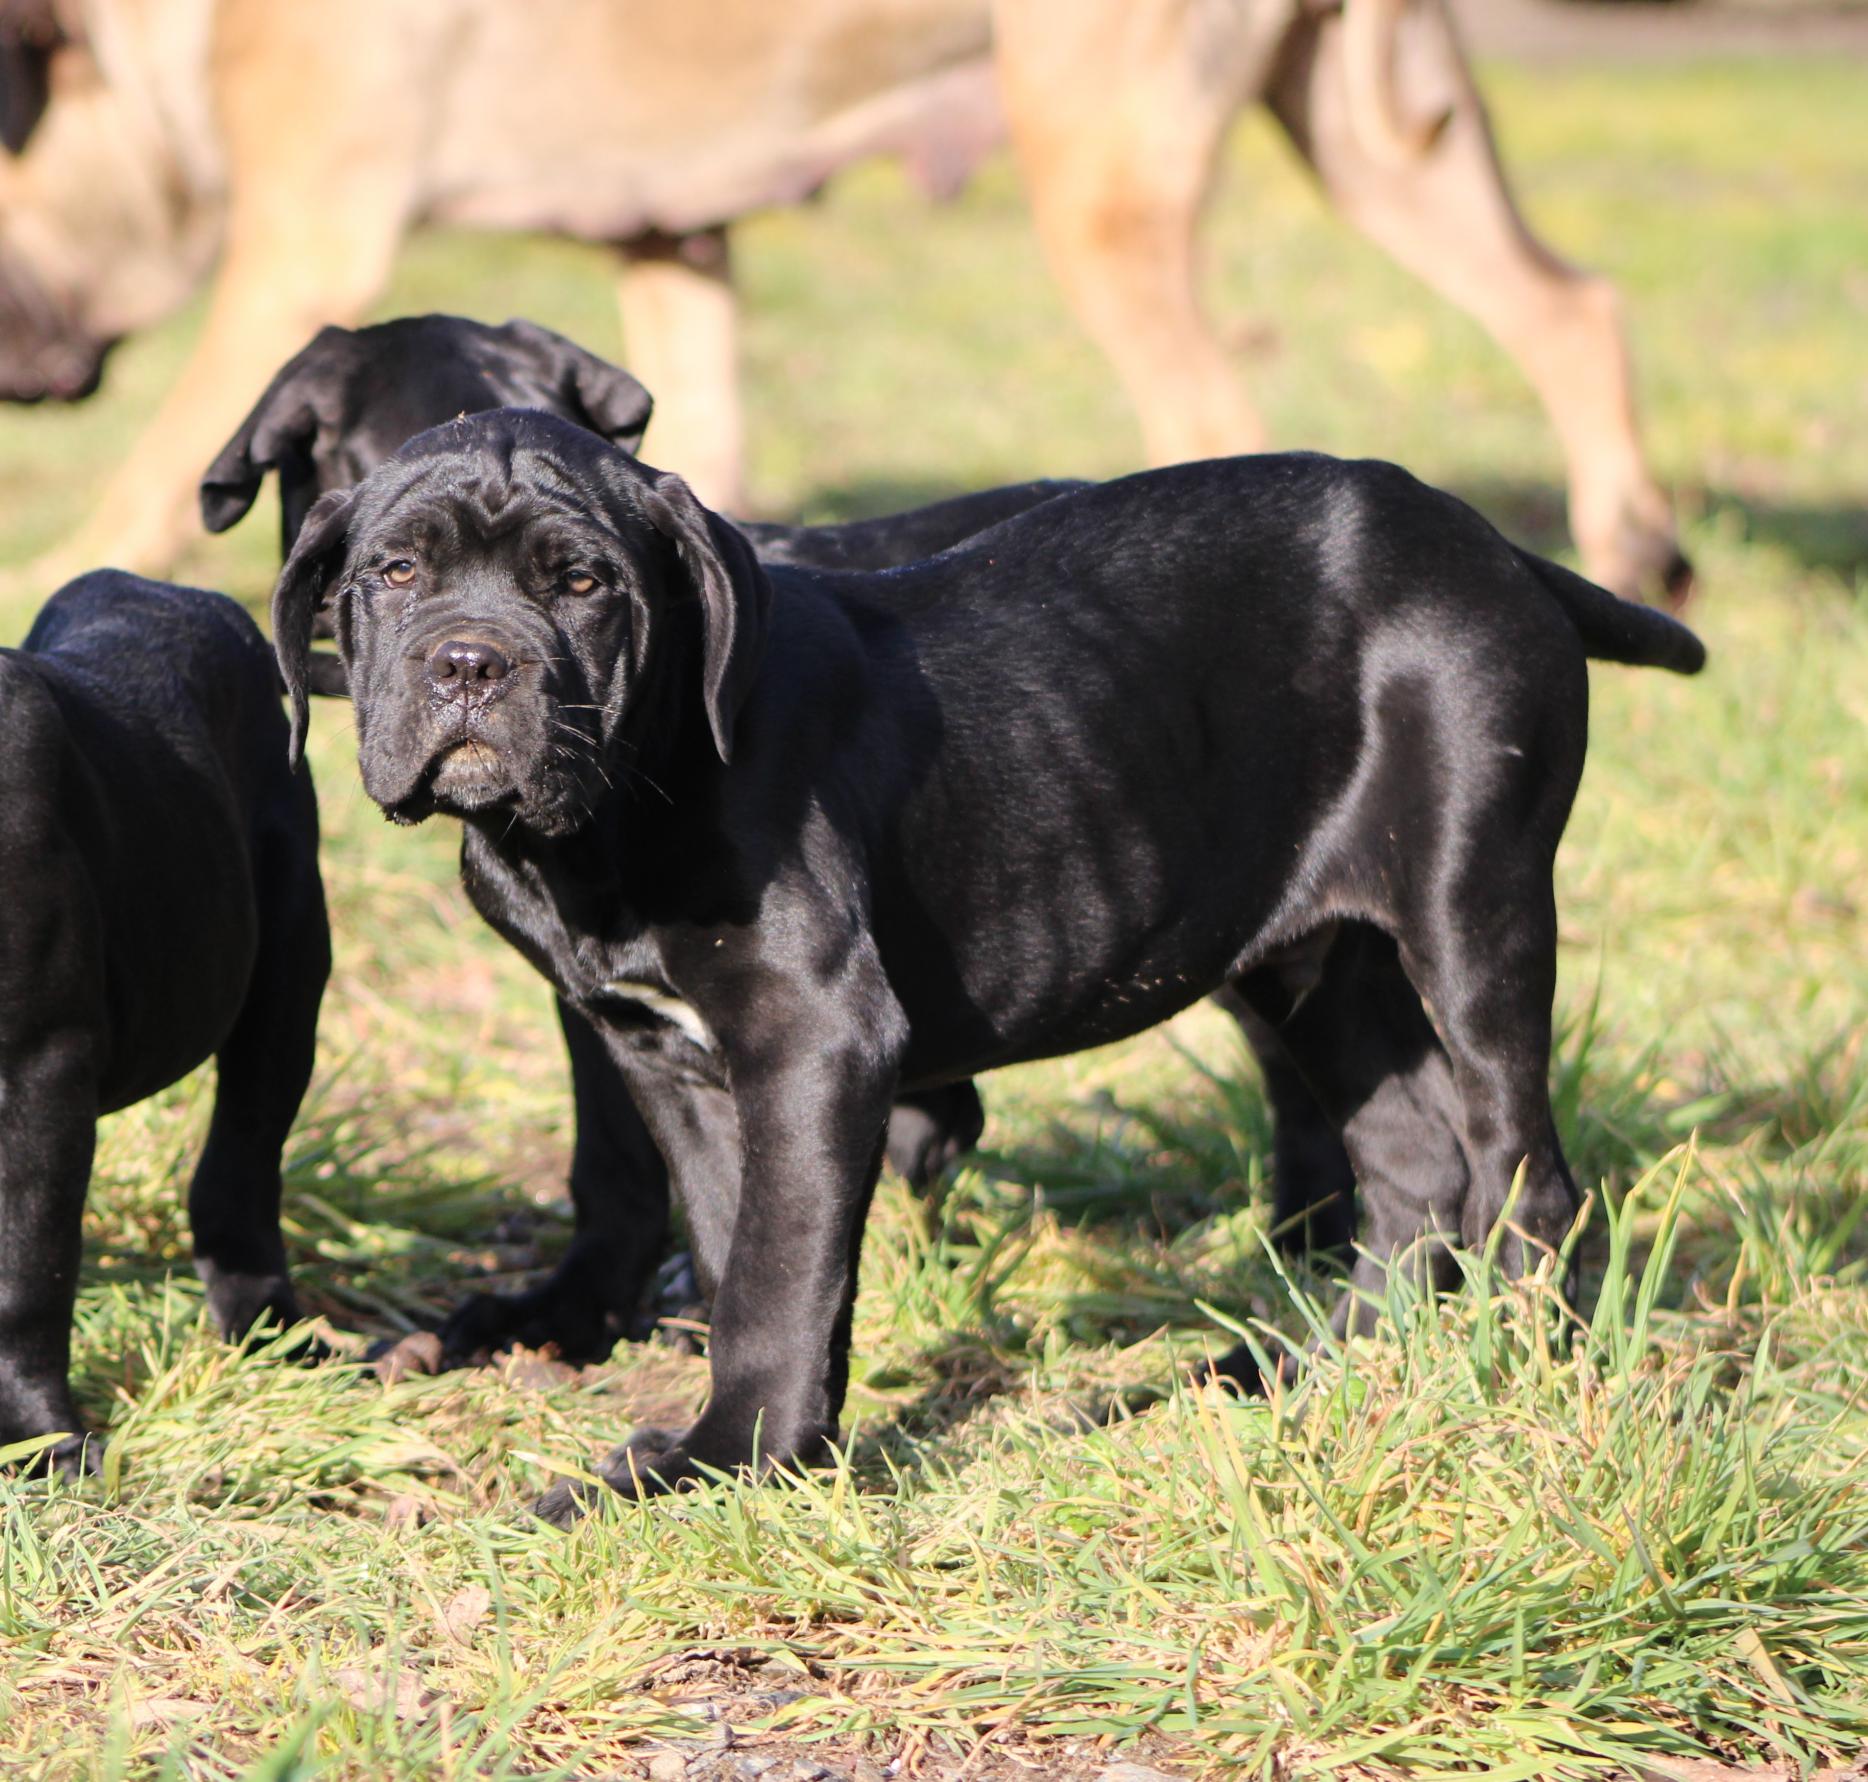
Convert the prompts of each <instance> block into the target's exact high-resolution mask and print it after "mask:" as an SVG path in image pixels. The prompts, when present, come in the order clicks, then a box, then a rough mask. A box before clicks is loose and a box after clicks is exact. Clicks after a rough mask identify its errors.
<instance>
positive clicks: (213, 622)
mask: <svg viewBox="0 0 1868 1782" xmlns="http://www.w3.org/2000/svg"><path fill="white" fill-rule="evenodd" d="M286 738H287V731H286V722H285V715H284V713H283V711H282V710H281V709H280V704H279V679H278V670H277V668H276V666H275V664H274V661H273V657H272V653H271V651H270V650H269V649H268V647H267V644H266V641H265V639H264V638H263V637H261V635H260V632H259V628H258V627H257V626H256V625H255V624H254V623H253V621H252V620H251V619H250V618H248V617H247V615H246V614H245V613H244V612H242V611H241V610H240V608H239V607H238V606H236V605H235V604H234V603H233V602H232V601H231V600H228V599H225V598H224V597H223V596H221V595H219V594H205V593H202V592H200V591H199V590H197V589H194V588H176V587H170V586H167V585H165V584H163V583H159V582H146V581H143V580H141V579H140V578H138V577H136V576H130V575H124V574H122V573H120V572H119V571H116V570H98V571H96V572H94V573H93V574H90V575H86V576H81V577H80V578H79V579H78V580H77V581H75V582H72V583H70V584H69V585H68V586H66V587H64V588H62V589H60V591H59V592H58V593H57V594H55V595H53V597H52V598H51V600H50V601H49V602H47V604H46V606H45V609H44V611H42V612H41V613H40V615H39V617H38V620H37V621H36V623H35V624H34V625H33V628H32V631H31V633H30V634H29V635H28V636H27V639H26V642H25V644H24V645H23V646H22V647H21V648H19V649H17V650H0V778H3V780H4V790H3V791H0V863H4V870H5V875H6V885H7V900H8V906H9V907H8V914H7V919H6V921H5V923H4V924H0V1444H4V1443H8V1442H15V1441H20V1440H23V1439H26V1438H29V1437H32V1436H39V1435H46V1434H50V1433H52V1432H54V1431H58V1430H64V1431H68V1432H70V1434H69V1438H68V1439H67V1440H66V1441H65V1442H63V1443H61V1444H60V1445H59V1446H58V1448H57V1449H56V1450H55V1451H54V1460H55V1462H56V1463H57V1464H60V1465H63V1466H65V1467H68V1468H69V1467H73V1466H76V1465H78V1464H79V1463H80V1452H81V1446H82V1438H81V1436H80V1433H79V1431H80V1424H79V1421H78V1415H77V1412H76V1410H75V1409H74V1408H73V1405H72V1402H71V1395H70V1390H69V1387H68V1384H67V1381H66V1371H67V1366H68V1363H69V1359H70V1352H71V1311H72V1301H73V1296H74V1294H75V1293H76V1291H77V1285H78V1257H79V1230H80V1224H81V1220H82V1215H83V1210H84V1196H85V1189H86V1187H87V1186H88V1184H89V1181H90V1174H91V1149H92V1142H93V1136H94V1132H95V1128H96V1124H97V1118H98V1116H99V1115H100V1114H106V1113H109V1112H111V1111H112V1110H113V1109H116V1108H121V1107H127V1106H128V1105H129V1104H130V1103H131V1102H135V1101H140V1100H142V1099H143V1097H145V1096H147V1095H152V1094H154V1093H155V1091H156V1090H158V1089H161V1088H163V1087H164V1086H165V1085H167V1084H169V1083H172V1082H174V1081H175V1080H176V1079H177V1078H178V1077H180V1076H182V1075H184V1074H185V1073H186V1072H188V1071H191V1070H193V1069H194V1068H195V1066H196V1065H198V1064H200V1063H201V1062H202V1061H203V1060H205V1059H207V1058H209V1057H213V1058H215V1059H217V1061H218V1066H219V1074H218V1080H217V1083H216V1088H215V1096H214V1115H213V1120H212V1123H211V1125H210V1126H209V1129H208V1139H207V1147H206V1149H205V1150H204V1151H203V1153H202V1156H201V1163H200V1167H199V1168H198V1169H197V1170H196V1171H195V1178H194V1185H193V1187H192V1188H191V1190H190V1192H189V1198H188V1211H189V1219H190V1222H191V1224H192V1226H193V1228H194V1244H195V1267H196V1269H197V1270H198V1271H199V1272H200V1274H201V1277H202V1279H203V1280H204V1281H205V1282H206V1283H207V1292H208V1304H209V1306H210V1307H211V1308H212V1310H213V1313H214V1318H215V1322H216V1323H217V1324H218V1325H219V1326H220V1328H221V1329H222V1330H223V1331H224V1332H225V1333H226V1334H227V1335H228V1336H230V1337H237V1336H240V1335H241V1334H243V1333H244V1332H245V1331H246V1330H247V1329H248V1328H249V1327H250V1326H251V1325H253V1324H254V1323H255V1321H257V1320H259V1319H260V1318H262V1317H267V1318H271V1319H274V1320H276V1321H278V1322H279V1323H280V1324H290V1323H292V1322H294V1321H295V1320H296V1319H297V1318H298V1316H299V1312H298V1307H297V1304H296V1303H295V1301H294V1299H293V1296H292V1289H291V1284H290V1283H289V1281H288V1280H287V1278H286V1266H285V1247H284V1244H283V1242H282V1240H281V1238H280V1234H279V1192H280V1185H279V1159H280V1152H281V1150H282V1149H283V1147H284V1144H285V1139H286V1134H287V1132H288V1131H289V1130H290V1128H291V1125H292V1121H293V1119H294V1118H295V1117H296V1115H297V1113H298V1104H299V1101H300V1098H301V1097H302V1096H303V1095H304V1092H305V1085H306V1083H307V1082H308V1081H309V1080H310V1077H311V1066H312V1050H313V1044H314V1040H315V1037H316V1030H317V1023H318V1003H319V999H320V998H321V997H322V995H323V993H324V980H325V976H326V974H327V972H328V971H329V968H330V937H329V933H328V931H327V929H326V926H325V914H324V891H323V887H322V884H321V882H320V880H319V877H318V810H317V803H316V800H315V799H314V797H313V794H312V788H311V776H310V775H309V774H307V773H304V772H302V771H293V769H292V768H291V767H289V766H288V765H287V763H286V761H285V759H284V757H283V756H282V755H281V753H280V751H281V749H282V748H284V746H285V744H286Z"/></svg>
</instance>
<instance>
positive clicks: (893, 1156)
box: [888, 1081, 986, 1189]
mask: <svg viewBox="0 0 1868 1782" xmlns="http://www.w3.org/2000/svg"><path fill="white" fill-rule="evenodd" d="M985 1130H986V1109H985V1106H984V1104H983V1103H982V1102H981V1101H980V1099H979V1091H978V1090H977V1089H976V1088H975V1087H974V1086H973V1084H972V1083H971V1082H970V1081H967V1082H959V1083H943V1084H942V1085H941V1086H940V1087H939V1088H937V1089H919V1090H910V1091H908V1092H906V1093H904V1094H902V1095H900V1096H898V1097H896V1101H895V1106H894V1107H893V1108H892V1109H890V1111H889V1142H888V1159H889V1166H890V1168H892V1169H893V1170H894V1171H895V1173H896V1174H897V1175H898V1176H900V1177H901V1178H902V1180H903V1181H905V1182H906V1183H907V1184H908V1186H909V1187H910V1188H920V1189H925V1188H929V1187H932V1186H933V1184H934V1182H935V1181H936V1180H937V1179H938V1178H939V1177H940V1176H941V1175H942V1174H943V1173H944V1172H946V1171H947V1170H949V1169H951V1168H952V1167H953V1166H954V1165H955V1164H956V1163H958V1162H959V1161H960V1159H961V1158H962V1157H964V1156H965V1155H966V1154H967V1152H969V1151H971V1150H972V1149H973V1148H974V1147H975V1146H976V1145H977V1144H978V1143H979V1135H980V1134H981V1133H982V1132H984V1131H985Z"/></svg>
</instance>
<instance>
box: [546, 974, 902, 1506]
mask: <svg viewBox="0 0 1868 1782" xmlns="http://www.w3.org/2000/svg"><path fill="white" fill-rule="evenodd" d="M861 975H862V978H863V980H864V991H865V994H863V995H861V996H860V997H853V998H848V999H838V1000H837V1001H836V1002H835V1003H833V1004H832V1006H829V1007H824V1006H822V1005H821V1004H820V1005H819V1006H812V1005H811V1004H810V1003H809V1001H808V1000H806V999H804V998H802V997H800V998H798V999H796V1000H794V999H793V998H791V997H783V998H781V997H778V996H774V995H770V994H768V995H766V996H765V997H764V998H763V999H762V1001H763V1006H762V1007H761V1008H760V1009H759V1011H758V1018H757V1023H756V1029H755V1031H753V1032H752V1033H750V1034H738V1035H735V1036H734V1039H735V1044H734V1046H733V1048H732V1059H731V1063H730V1065H729V1071H730V1075H731V1080H732V1083H733V1101H734V1104H735V1109H736V1112H737V1116H738V1124H739V1133H740V1154H741V1175H742V1181H741V1187H740V1193H739V1200H738V1207H737V1213H736V1216H735V1218H734V1222H733V1232H732V1241H731V1244H730V1246H729V1248H728V1251H727V1257H726V1265H725V1268H724V1270H723V1272H722V1275H721V1279H720V1282H719V1285H718V1288H717V1290H716V1292H715V1295H714V1307H713V1321H712V1337H711V1340H710V1343H709V1346H708V1354H709V1360H710V1364H711V1368H712V1376H713V1382H712V1392H711V1394H710V1395H709V1398H708V1402H707V1408H706V1409H705V1410H704V1411H703V1412H702V1413H701V1415H700V1417H699V1418H698V1420H697V1421H696V1422H695V1423H694V1424H693V1426H692V1427H691V1428H690V1429H689V1430H688V1431H687V1432H686V1434H684V1435H683V1436H682V1437H681V1438H680V1439H679V1440H678V1441H677V1442H676V1443H675V1444H674V1445H673V1446H672V1447H669V1448H667V1449H665V1450H663V1451H662V1452H660V1453H645V1452H644V1451H643V1449H642V1448H641V1447H640V1446H632V1447H628V1448H623V1449H619V1450H618V1451H617V1452H616V1453H615V1454H613V1455H611V1457H610V1458H609V1459H608V1460H607V1461H606V1462H605V1463H604V1465H603V1466H602V1468H600V1469H599V1470H600V1472H601V1475H602V1477H603V1478H604V1480H605V1481H606V1482H607V1483H608V1484H610V1485H611V1486H613V1487H614V1488H615V1489H616V1490H618V1491H621V1492H624V1493H626V1494H629V1495H636V1494H638V1493H639V1494H641V1495H645V1496H652V1495H655V1494H657V1493H659V1492H662V1491H667V1490H673V1489H675V1488H677V1487H679V1486H681V1485H683V1484H686V1483H689V1482H691V1481H694V1480H698V1479H699V1478H701V1477H702V1476H703V1471H702V1469H703V1468H707V1469H717V1470H720V1471H731V1470H733V1469H734V1468H738V1467H744V1466H752V1467H756V1468H760V1469H763V1468H765V1467H767V1466H770V1465H771V1464H773V1463H774V1462H780V1463H785V1462H796V1461H811V1460H814V1459H817V1458H819V1457H820V1456H821V1454H822V1452H823V1449H824V1445H825V1444H826V1443H827V1442H829V1441H830V1440H832V1439H834V1437H835V1435H836V1433H837V1419H838V1416H839V1413H840V1412H841V1411H842V1408H843V1395H844V1389H845V1387H846V1386H847V1384H848V1381H849V1350H850V1318H851V1313H852V1310H853V1307H854V1304H855V1298H856V1263H857V1254H858V1251H859V1249H860V1246H861V1242H862V1230H863V1220H864V1216H865V1215H866V1213H867V1212H868V1208H869V1200H870V1196H871V1195H872V1194H873V1192H874V1190H875V1185H876V1177H877V1175H878V1173H879V1172H880V1170H881V1166H882V1146H883V1140H884V1136H885V1134H886V1132H887V1128H888V1118H889V1105H890V1100H891V1097H892V1095H893V1093H894V1089H895V1083H896V1076H897V1070H898V1066H899V1063H900V1058H901V1052H902V1047H903V1045H904V1043H905V1038H906V1034H905V1027H904V1023H903V1021H902V1017H901V1014H900V1011H899V1010H898V1008H897V1007H896V1005H895V1003H894V1000H893V998H892V997H891V996H890V995H889V992H888V989H887V986H886V984H885V983H883V982H882V981H881V975H880V969H879V967H876V968H873V969H872V970H871V971H865V972H863V973H862V974H861ZM767 988H768V989H769V988H770V986H769V985H768V986H767ZM826 1000H827V1001H828V1000H829V999H826ZM852 1001H853V1002H854V1003H855V1006H854V1007H852V1006H851V1003H852ZM536 1507H537V1511H538V1514H540V1515H541V1516H543V1517H544V1518H545V1519H546V1520H548V1521H553V1522H559V1523H564V1522H568V1521H570V1520H571V1519H572V1518H574V1517H575V1516H576V1515H577V1514H578V1513H579V1511H580V1509H581V1507H582V1505H581V1498H580V1495H579V1493H578V1492H577V1491H576V1489H575V1488H574V1487H570V1486H559V1487H557V1488H556V1489H555V1490H553V1491H551V1492H549V1493H547V1494H546V1496H545V1497H544V1498H542V1499H540V1501H539V1503H538V1505H537V1506H536Z"/></svg>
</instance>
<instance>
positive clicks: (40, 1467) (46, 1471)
mask: <svg viewBox="0 0 1868 1782" xmlns="http://www.w3.org/2000/svg"><path fill="white" fill-rule="evenodd" d="M73 1421H74V1422H75V1421H76V1419H75V1418H74V1419H73ZM32 1439H33V1438H32V1436H31V1435H23V1434H22V1435H15V1434H13V1433H11V1432H10V1431H7V1430H4V1429H0V1448H10V1447H12V1446H13V1445H14V1444H15V1443H18V1442H29V1441H31V1440H32ZM103 1454H104V1444H103V1441H102V1439H101V1438H99V1437H97V1436H94V1435H86V1434H83V1433H82V1432H81V1433H79V1434H77V1435H68V1436H62V1437H60V1439H59V1440H58V1441H56V1442H54V1443H53V1444H52V1445H51V1446H50V1447H49V1448H41V1449H40V1450H39V1452H38V1453H37V1454H35V1455H33V1456H32V1457H31V1458H30V1459H27V1460H20V1461H16V1462H15V1463H14V1465H13V1466H12V1468H10V1469H9V1470H11V1471H13V1472H16V1473H24V1474H25V1475H26V1476H27V1477H28V1478H44V1477H46V1476H47V1475H51V1474H55V1475H56V1476H57V1477H59V1478H61V1479H65V1480H68V1481H72V1482H76V1481H77V1480H79V1479H94V1478H96V1477H97V1475H98V1473H99V1472H100V1471H101V1470H102V1467H103Z"/></svg>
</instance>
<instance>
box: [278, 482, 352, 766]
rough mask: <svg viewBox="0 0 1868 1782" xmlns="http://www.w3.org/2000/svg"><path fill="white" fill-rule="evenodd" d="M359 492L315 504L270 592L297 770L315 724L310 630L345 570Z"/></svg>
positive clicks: (330, 494) (334, 493)
mask: <svg viewBox="0 0 1868 1782" xmlns="http://www.w3.org/2000/svg"><path fill="white" fill-rule="evenodd" d="M356 499H357V492H356V490H355V489H331V490H328V491H327V492H326V493H325V494H323V495H320V496H319V497H318V499H317V500H316V501H315V502H313V503H312V507H311V512H310V513H308V514H307V515H306V516H305V524H304V526H303V527H302V528H301V530H300V532H299V535H298V539H297V542H296V543H295V544H294V545H293V546H292V554H291V555H290V556H289V557H287V558H286V560H285V567H284V568H283V569H282V570H280V571H279V580H278V582H277V583H276V584H275V585H274V587H273V591H272V647H273V651H274V653H275V654H276V655H277V656H278V658H279V678H280V679H281V680H282V681H284V682H285V691H286V697H287V698H288V699H290V700H291V702H292V742H291V748H290V752H289V756H288V759H289V760H290V761H291V764H292V766H293V767H294V768H296V767H297V766H298V764H299V762H300V761H302V760H303V759H304V756H305V732H306V729H307V728H308V727H309V725H310V722H311V707H310V702H309V700H308V698H307V690H308V685H307V684H308V682H309V679H310V673H311V628H312V621H313V620H314V619H315V618H316V616H317V612H318V607H319V606H320V604H321V603H322V602H323V600H324V596H325V593H326V591H327V590H328V589H329V588H330V585H331V583H332V582H333V581H335V580H336V579H337V576H338V573H339V572H340V571H341V570H342V569H343V567H344V552H345V549H346V548H347V546H348V545H349V543H350V510H351V508H352V507H353V506H354V505H355V504H356Z"/></svg>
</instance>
